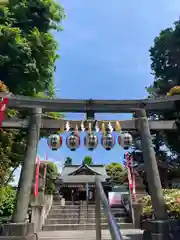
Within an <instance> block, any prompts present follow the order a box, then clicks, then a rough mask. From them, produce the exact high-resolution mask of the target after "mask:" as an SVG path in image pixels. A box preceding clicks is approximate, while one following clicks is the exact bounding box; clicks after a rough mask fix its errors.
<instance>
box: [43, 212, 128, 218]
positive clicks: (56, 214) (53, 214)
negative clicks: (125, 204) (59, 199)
mask: <svg viewBox="0 0 180 240" xmlns="http://www.w3.org/2000/svg"><path fill="white" fill-rule="evenodd" d="M113 214H114V216H115V217H126V216H128V213H126V212H116V213H113ZM87 215H88V217H89V218H95V216H96V213H95V212H93V213H88V214H87V213H85V212H84V213H82V212H81V213H78V212H75V213H74V212H69V213H63V212H50V213H49V215H48V216H47V219H50V218H53V219H68V218H79V217H83V216H84V217H86V216H87ZM101 216H102V217H103V216H105V213H103V212H101Z"/></svg>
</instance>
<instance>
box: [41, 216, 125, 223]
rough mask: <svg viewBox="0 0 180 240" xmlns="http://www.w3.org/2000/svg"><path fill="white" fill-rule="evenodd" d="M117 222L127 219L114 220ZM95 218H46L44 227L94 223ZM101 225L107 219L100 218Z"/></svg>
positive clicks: (123, 221)
mask: <svg viewBox="0 0 180 240" xmlns="http://www.w3.org/2000/svg"><path fill="white" fill-rule="evenodd" d="M116 221H117V222H119V223H120V222H122V223H125V222H128V218H123V217H122V218H116ZM95 222H96V219H95V218H80V219H78V218H67V219H57V218H48V219H46V221H45V225H46V224H47V225H48V224H79V223H95ZM101 222H102V223H107V222H108V220H107V218H105V217H103V218H101Z"/></svg>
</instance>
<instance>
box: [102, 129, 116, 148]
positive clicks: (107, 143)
mask: <svg viewBox="0 0 180 240" xmlns="http://www.w3.org/2000/svg"><path fill="white" fill-rule="evenodd" d="M101 144H102V146H103V148H105V149H106V150H108V151H109V150H111V149H112V148H113V147H114V145H115V138H114V137H113V136H112V134H110V133H106V134H105V135H103V136H102V137H101Z"/></svg>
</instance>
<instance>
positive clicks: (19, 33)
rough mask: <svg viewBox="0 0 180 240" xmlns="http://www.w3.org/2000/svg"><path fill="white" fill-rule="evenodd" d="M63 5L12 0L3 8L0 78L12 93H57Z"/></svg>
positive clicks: (39, 0) (0, 17) (41, 0)
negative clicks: (55, 77)
mask: <svg viewBox="0 0 180 240" xmlns="http://www.w3.org/2000/svg"><path fill="white" fill-rule="evenodd" d="M64 17H65V14H64V10H63V8H62V7H61V6H60V5H58V4H57V3H56V2H55V1H53V0H30V1H29V0H28V1H27V0H11V1H9V4H8V6H7V7H4V8H1V11H0V79H2V80H3V82H4V83H5V85H7V86H8V88H9V90H10V92H13V93H14V94H22V95H30V96H31V95H32V96H34V95H36V94H37V93H39V92H45V93H46V94H47V95H48V96H54V81H53V73H54V70H55V61H56V59H57V58H58V55H57V53H56V51H57V43H56V41H55V39H54V37H53V35H52V33H51V32H50V30H61V27H60V26H59V23H60V21H61V20H62V19H63V18H64Z"/></svg>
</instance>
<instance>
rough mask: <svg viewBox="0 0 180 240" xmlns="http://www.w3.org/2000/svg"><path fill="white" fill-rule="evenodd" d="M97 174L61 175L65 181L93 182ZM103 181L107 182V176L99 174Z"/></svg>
mask: <svg viewBox="0 0 180 240" xmlns="http://www.w3.org/2000/svg"><path fill="white" fill-rule="evenodd" d="M95 177H96V176H95V175H75V176H61V179H62V182H63V183H93V182H95ZM99 178H100V181H101V182H106V177H105V176H99Z"/></svg>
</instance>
